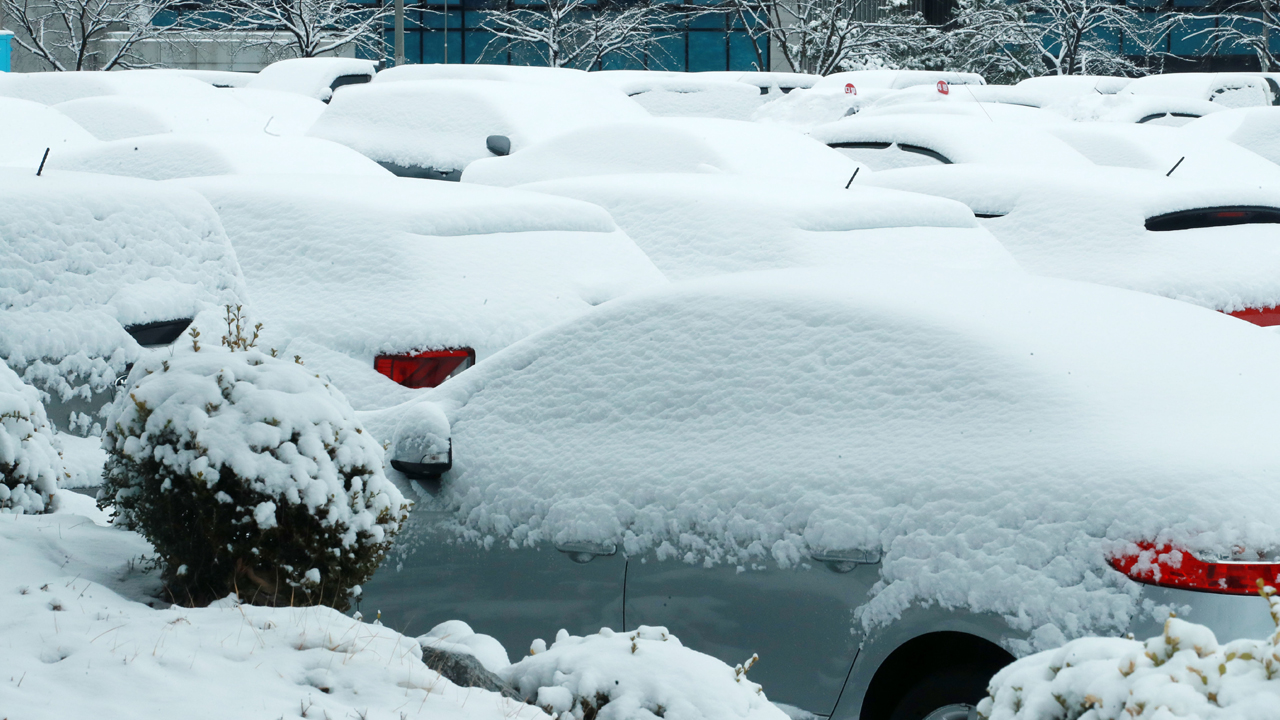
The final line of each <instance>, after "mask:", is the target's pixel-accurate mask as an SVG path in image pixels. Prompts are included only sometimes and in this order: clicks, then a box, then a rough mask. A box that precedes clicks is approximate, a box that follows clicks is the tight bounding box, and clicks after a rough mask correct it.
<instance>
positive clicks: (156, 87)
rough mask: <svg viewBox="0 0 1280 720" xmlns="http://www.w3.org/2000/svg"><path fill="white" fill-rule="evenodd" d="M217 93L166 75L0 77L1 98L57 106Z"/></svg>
mask: <svg viewBox="0 0 1280 720" xmlns="http://www.w3.org/2000/svg"><path fill="white" fill-rule="evenodd" d="M215 92H217V89H216V88H213V87H211V86H210V85H209V84H208V83H204V82H201V81H199V80H196V79H195V78H191V77H184V76H182V75H176V74H172V73H165V72H141V71H139V72H101V71H86V72H33V73H4V74H3V75H0V96H4V97H14V98H19V99H22V100H30V101H32V102H38V103H41V104H44V105H57V104H58V103H64V102H67V101H69V100H77V99H79V98H86V97H95V96H98V95H160V96H164V97H168V98H169V99H170V100H171V101H177V100H178V99H179V98H188V97H192V96H195V97H200V96H202V95H207V94H209V93H215Z"/></svg>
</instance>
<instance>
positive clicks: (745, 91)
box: [591, 70, 767, 120]
mask: <svg viewBox="0 0 1280 720" xmlns="http://www.w3.org/2000/svg"><path fill="white" fill-rule="evenodd" d="M591 76H592V77H594V78H596V79H598V80H600V81H601V82H604V83H608V84H610V85H612V86H613V87H616V88H618V89H619V90H621V91H622V92H624V93H626V94H627V96H628V97H630V98H631V99H632V100H634V101H636V102H637V103H638V104H639V105H640V106H641V107H643V108H644V109H645V110H648V111H649V112H650V113H652V114H653V115H655V116H658V117H706V118H720V119H723V120H749V119H750V118H751V114H752V113H754V112H755V111H756V109H757V108H759V107H760V105H761V103H763V102H765V99H764V97H763V96H764V95H765V94H766V93H765V92H762V91H763V90H766V89H767V88H762V87H760V86H758V85H756V84H754V83H746V82H741V81H739V80H733V79H730V78H728V77H724V76H722V75H711V74H708V73H685V72H666V71H661V70H599V71H596V72H593V73H591Z"/></svg>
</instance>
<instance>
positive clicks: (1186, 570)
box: [1110, 542, 1280, 595]
mask: <svg viewBox="0 0 1280 720" xmlns="http://www.w3.org/2000/svg"><path fill="white" fill-rule="evenodd" d="M1138 547H1139V548H1141V550H1140V552H1138V553H1136V554H1132V555H1120V556H1116V557H1112V558H1111V559H1110V563H1111V567H1113V568H1115V569H1116V570H1119V571H1120V572H1122V573H1124V574H1125V575H1128V576H1129V577H1131V578H1133V579H1134V580H1137V581H1138V582H1140V583H1146V584H1148V585H1159V586H1161V587H1171V588H1181V589H1183V590H1198V591H1200V592H1211V593H1224V594H1227V595H1255V594H1257V592H1258V581H1259V580H1262V581H1263V582H1264V583H1266V584H1267V585H1272V586H1277V585H1280V562H1237V561H1234V560H1233V561H1229V562H1205V561H1204V560H1201V559H1200V558H1197V557H1196V556H1195V555H1192V554H1191V553H1189V552H1187V551H1186V550H1177V549H1175V548H1173V547H1171V546H1169V545H1158V546H1157V545H1155V544H1153V543H1148V542H1143V543H1138Z"/></svg>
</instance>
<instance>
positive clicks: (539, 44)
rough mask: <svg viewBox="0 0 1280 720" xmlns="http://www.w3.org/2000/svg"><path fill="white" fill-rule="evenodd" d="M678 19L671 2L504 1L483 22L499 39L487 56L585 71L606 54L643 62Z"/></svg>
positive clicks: (670, 30)
mask: <svg viewBox="0 0 1280 720" xmlns="http://www.w3.org/2000/svg"><path fill="white" fill-rule="evenodd" d="M676 17H677V15H676V11H673V9H672V8H671V7H670V6H666V5H660V4H655V3H650V2H641V3H637V4H628V5H624V6H620V7H616V8H615V7H601V5H600V3H599V2H596V1H595V0H547V2H545V3H544V4H543V5H541V6H537V7H530V6H527V5H521V6H516V5H512V4H507V5H505V6H504V7H501V8H498V9H496V10H494V11H493V12H492V13H491V14H490V15H489V17H488V19H487V20H486V21H485V24H484V28H485V29H486V30H488V31H490V32H492V33H493V34H494V35H496V36H497V37H498V38H499V40H498V41H496V42H491V43H490V44H489V45H488V46H487V47H486V48H485V56H486V59H491V58H492V57H493V56H494V55H496V54H498V53H503V52H507V51H511V52H512V53H514V54H516V55H517V57H519V59H520V60H522V61H525V62H527V61H528V60H532V59H536V60H537V61H538V62H541V63H544V64H546V65H549V66H551V67H571V68H581V69H584V70H586V69H592V68H598V67H599V66H600V64H601V63H602V61H603V60H604V59H605V58H606V57H615V58H620V59H625V60H629V61H632V62H635V63H644V62H645V59H646V56H647V55H648V54H649V53H651V52H653V50H654V49H655V48H657V47H658V45H659V43H660V41H661V40H662V39H663V38H666V37H669V36H671V35H672V34H673V33H674V31H675V20H676ZM522 64H523V63H522Z"/></svg>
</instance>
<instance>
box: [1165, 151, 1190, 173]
mask: <svg viewBox="0 0 1280 720" xmlns="http://www.w3.org/2000/svg"><path fill="white" fill-rule="evenodd" d="M1186 159H1187V156H1186V155H1183V156H1182V157H1180V158H1178V162H1176V163H1174V164H1173V167H1171V168H1169V172H1167V173H1165V174H1164V176H1165V177H1169V176H1170V175H1172V174H1173V171H1174V170H1177V169H1178V166H1179V165H1181V164H1182V161H1183V160H1186Z"/></svg>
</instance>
